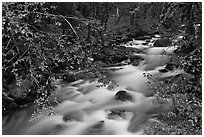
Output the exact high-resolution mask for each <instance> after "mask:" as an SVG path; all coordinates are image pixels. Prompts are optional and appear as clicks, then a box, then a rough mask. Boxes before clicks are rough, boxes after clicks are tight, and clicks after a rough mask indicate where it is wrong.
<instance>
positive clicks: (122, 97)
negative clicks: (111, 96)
mask: <svg viewBox="0 0 204 137" xmlns="http://www.w3.org/2000/svg"><path fill="white" fill-rule="evenodd" d="M115 99H116V100H120V101H123V102H124V101H131V100H132V97H131V96H130V95H129V94H128V93H127V92H126V91H123V90H121V91H118V92H117V93H116V94H115Z"/></svg>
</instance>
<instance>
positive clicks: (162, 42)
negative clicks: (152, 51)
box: [154, 38, 172, 47]
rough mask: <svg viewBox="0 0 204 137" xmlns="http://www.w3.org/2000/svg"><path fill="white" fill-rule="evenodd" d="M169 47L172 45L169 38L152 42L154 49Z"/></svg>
mask: <svg viewBox="0 0 204 137" xmlns="http://www.w3.org/2000/svg"><path fill="white" fill-rule="evenodd" d="M171 45H172V42H171V40H170V39H169V38H161V39H158V40H156V41H155V42H154V47H168V46H171Z"/></svg>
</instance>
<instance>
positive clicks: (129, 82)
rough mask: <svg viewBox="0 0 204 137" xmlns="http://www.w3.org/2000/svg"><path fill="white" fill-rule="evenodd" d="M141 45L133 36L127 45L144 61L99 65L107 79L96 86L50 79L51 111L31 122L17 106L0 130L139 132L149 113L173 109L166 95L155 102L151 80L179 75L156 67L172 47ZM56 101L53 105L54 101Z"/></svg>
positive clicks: (27, 111)
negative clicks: (116, 113) (52, 92)
mask: <svg viewBox="0 0 204 137" xmlns="http://www.w3.org/2000/svg"><path fill="white" fill-rule="evenodd" d="M142 43H143V42H142V41H136V40H133V42H132V43H131V44H132V45H131V47H133V48H139V49H140V50H142V51H143V52H142V53H141V52H140V53H135V55H136V56H140V57H142V58H143V59H144V60H143V61H141V62H140V63H139V65H138V66H133V65H124V66H117V67H110V68H105V69H104V70H106V71H107V73H108V78H109V79H110V80H111V82H110V83H109V84H107V85H106V86H104V87H98V85H100V84H101V83H100V82H98V80H97V79H96V80H95V81H92V82H91V81H88V80H86V81H85V80H78V81H75V82H72V83H66V84H62V83H61V82H62V81H61V80H59V81H56V85H57V86H56V87H57V88H56V94H55V95H54V96H51V97H50V98H49V102H50V104H54V105H53V109H52V111H53V112H54V114H53V115H51V116H48V115H47V113H46V111H43V112H41V113H40V114H36V115H35V118H34V121H32V122H31V121H30V118H31V116H32V113H33V110H34V106H33V105H31V106H28V107H25V108H22V109H21V110H18V111H16V112H13V113H12V115H7V116H4V117H3V122H2V123H3V124H2V127H3V130H2V131H3V134H24V135H25V134H26V135H33V134H36V135H48V134H50V135H64V134H68V135H86V134H96V135H101V134H102V135H103V134H104V135H132V134H144V129H143V125H144V124H146V123H148V122H151V121H156V120H155V119H153V118H154V117H155V116H157V115H158V114H160V113H166V112H168V111H170V110H172V108H173V107H174V106H173V102H172V100H171V99H164V100H162V101H161V100H157V98H156V96H155V91H154V90H152V88H151V87H152V86H154V84H155V81H159V80H163V79H166V78H170V77H173V76H176V75H178V74H182V73H184V71H183V70H180V69H176V70H173V71H169V72H166V73H162V72H161V71H160V70H161V69H164V68H165V65H166V64H167V63H169V62H170V61H171V55H172V54H173V51H174V50H175V47H151V44H150V45H142ZM138 45H139V46H138ZM126 46H129V45H128V44H127V45H126ZM165 51H166V52H165ZM164 52H165V54H164ZM119 68H120V69H119ZM113 70H115V71H113ZM147 74H148V75H149V74H150V75H151V79H149V78H148V77H147V76H146V77H145V75H147ZM147 83H149V84H147ZM56 99H57V100H58V101H59V104H56V103H54V100H56ZM113 111H123V112H122V113H123V115H124V116H123V117H122V118H118V117H120V116H115V118H113V119H111V118H110V117H109V116H110V113H112V112H113Z"/></svg>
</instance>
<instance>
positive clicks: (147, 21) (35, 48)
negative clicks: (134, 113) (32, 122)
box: [2, 2, 202, 135]
mask: <svg viewBox="0 0 204 137" xmlns="http://www.w3.org/2000/svg"><path fill="white" fill-rule="evenodd" d="M151 42H152V43H151ZM151 44H152V45H151ZM154 47H159V48H158V49H160V48H162V55H161V56H163V55H164V56H165V57H166V56H167V55H169V53H170V52H171V54H170V56H171V58H170V59H169V58H168V61H167V62H165V63H164V64H162V65H157V66H160V67H161V66H164V68H163V69H159V74H160V73H161V75H162V76H163V77H168V78H167V79H164V80H163V79H162V78H161V77H162V76H158V77H159V78H161V79H162V80H158V81H156V82H154V83H156V84H154V86H152V87H151V88H152V91H154V93H156V95H155V96H156V97H157V98H159V99H160V100H162V98H170V99H171V100H173V105H172V107H173V109H171V110H169V111H168V112H166V109H167V108H164V110H162V111H164V112H165V113H163V112H161V113H160V111H161V110H160V109H159V110H158V111H157V110H154V109H153V110H151V111H149V110H147V111H148V112H146V110H144V111H145V112H146V113H145V116H146V117H144V115H143V116H142V117H141V119H144V121H145V120H146V119H148V118H149V117H148V116H149V113H151V112H152V111H157V112H158V113H159V114H157V116H156V117H157V118H156V120H154V122H146V121H145V122H146V123H145V122H144V121H142V124H141V122H138V121H137V124H138V125H142V126H143V128H142V129H144V134H148V135H201V134H202V3H201V2H3V3H2V115H3V122H2V123H3V124H2V128H3V130H2V132H3V134H126V133H127V134H129V133H131V134H132V133H138V130H139V129H136V128H135V125H134V124H132V125H131V127H130V126H129V127H128V130H127V132H126V130H125V131H124V133H123V132H122V130H124V129H126V127H123V126H122V125H125V124H121V123H120V124H121V127H120V128H121V133H120V132H119V131H118V130H117V129H114V130H113V131H114V132H113V131H110V132H109V130H108V129H107V128H106V126H105V125H106V124H101V123H100V124H97V126H99V125H100V126H99V127H100V131H99V129H98V128H99V127H98V128H97V127H94V129H89V130H88V131H89V132H87V130H86V132H85V131H81V130H82V129H87V127H86V128H85V127H79V128H76V129H75V128H74V127H75V126H76V127H77V126H78V124H73V126H72V125H68V124H67V126H70V127H73V128H74V129H73V132H72V131H70V130H71V129H69V130H67V131H65V130H64V126H63V127H59V126H58V127H56V124H57V123H58V122H57V118H58V117H56V119H55V120H56V121H55V120H53V121H55V122H56V123H55V124H53V127H52V128H51V127H50V129H47V131H43V132H40V130H39V129H37V128H36V127H35V128H34V127H32V128H30V129H27V131H26V133H18V132H16V130H15V129H16V128H11V125H14V124H11V123H12V122H13V123H15V118H19V119H20V120H21V117H24V116H25V115H26V114H24V113H20V114H16V112H18V111H19V110H24V109H26V110H28V106H30V105H31V106H32V105H34V106H35V107H34V108H37V110H36V109H32V110H31V111H32V116H33V117H37V119H38V117H39V115H41V113H44V112H48V115H52V114H51V113H55V112H54V111H55V109H56V110H58V107H57V103H56V102H54V101H53V100H55V99H56V98H57V99H58V92H59V90H56V89H58V88H59V86H58V85H57V84H59V85H60V86H62V87H63V86H67V85H68V86H73V85H74V86H75V85H77V88H79V84H73V83H76V82H77V81H80V80H82V81H83V82H81V83H83V84H84V83H85V82H84V81H89V83H91V82H92V81H95V80H96V79H97V81H98V82H99V83H102V84H101V85H99V86H97V88H98V87H99V89H100V88H103V87H105V86H106V85H109V86H110V83H111V82H112V83H114V82H115V81H114V80H115V79H114V80H112V78H113V77H114V76H115V75H118V74H119V73H117V72H119V71H120V70H121V68H122V69H124V70H125V69H126V68H125V67H121V68H120V66H131V69H132V70H131V73H132V71H133V69H134V67H138V66H141V62H144V61H146V62H145V63H146V64H143V66H145V65H146V68H144V67H143V69H142V71H144V72H147V73H145V74H144V73H143V72H142V71H141V75H142V73H143V75H144V77H147V79H150V80H151V81H153V80H152V79H153V76H152V75H154V74H155V73H154V72H155V71H156V68H157V66H156V67H154V65H155V64H154V62H155V61H157V60H160V59H161V58H162V57H159V54H161V53H158V57H159V58H158V59H157V58H156V54H154V53H155V52H156V51H157V50H155V51H153V50H151V49H153V48H154ZM155 49H156V48H155ZM163 49H166V51H163ZM172 49H175V50H174V51H173V52H172V51H171V50H172ZM150 52H152V53H151V56H147V55H150ZM163 53H164V54H163ZM154 55H155V56H154ZM165 61H166V60H165ZM159 63H160V62H159ZM150 64H151V65H152V66H148V65H150ZM148 67H149V68H148ZM151 67H152V68H151ZM177 70H179V71H178V73H179V74H178V75H174V74H172V73H170V74H169V72H172V71H177ZM180 70H182V72H180ZM107 71H108V72H107ZM110 71H111V72H110ZM127 71H129V70H127ZM148 72H149V73H148ZM135 74H136V73H135ZM139 74H140V73H139V72H138V73H137V75H139ZM168 74H169V75H171V78H169V77H170V76H169V75H168ZM121 75H126V76H121V79H120V80H118V79H119V78H120V77H117V76H115V77H116V81H117V80H118V83H117V82H116V85H118V86H119V87H120V84H121V83H120V82H121V81H122V84H123V83H125V78H127V79H129V77H131V75H129V73H124V74H121ZM172 75H173V76H172ZM138 77H139V76H138ZM141 79H143V78H141ZM139 80H140V79H139V78H138V81H139ZM127 81H128V80H127ZM138 81H134V82H135V83H137V82H138ZM56 83H57V84H56ZM127 83H128V82H127ZM122 84H121V85H122ZM145 84H148V82H147V83H145ZM132 85H134V84H132ZM150 85H151V84H150ZM135 86H136V85H135ZM138 86H140V85H138ZM83 88H84V87H83ZM85 88H86V90H84V92H85V91H86V92H88V93H89V92H91V91H92V87H91V86H86V87H85ZM89 89H90V91H88V90H89ZM126 89H127V90H131V88H126ZM141 89H142V88H141ZM66 90H67V91H66V92H68V91H69V93H67V94H66V95H64V97H65V96H67V97H68V96H70V94H71V93H72V92H73V91H74V89H73V87H72V88H69V89H68V88H66ZM94 91H95V89H94ZM60 92H62V90H60ZM76 93H77V94H78V91H77V92H76ZM91 93H92V92H91ZM117 93H118V94H119V93H121V95H118V94H117ZM117 93H116V94H115V95H114V96H115V97H116V98H117V97H118V98H120V99H121V98H122V100H123V101H124V100H128V99H130V100H131V99H132V98H133V96H132V97H130V96H128V95H126V92H117ZM131 93H132V92H131ZM134 93H135V92H134ZM68 94H69V95H68ZM80 94H81V93H80ZM83 94H84V93H83ZM85 94H86V93H85ZM123 94H124V95H123ZM143 94H144V95H145V97H144V98H145V99H146V98H148V99H150V97H149V96H150V93H149V92H148V93H146V92H144V93H143ZM143 94H142V95H143ZM98 95H99V94H98ZM101 95H103V94H101ZM105 95H107V98H108V97H109V96H108V95H109V93H107V94H106V90H105V91H104V100H106V99H107V98H105ZM117 95H118V96H117ZM131 95H132V94H131ZM134 95H135V94H134ZM84 96H86V95H84ZM110 96H111V97H112V92H111V94H110ZM138 96H139V95H138ZM95 97H96V98H97V95H96V96H94V97H93V100H94V98H95ZM53 98H54V99H53ZM59 98H60V99H61V98H63V95H62V96H60V97H59ZM65 98H66V97H65ZM83 99H84V98H83ZM102 99H103V97H101V99H100V98H99V101H98V98H97V99H96V100H97V101H98V102H100V100H102ZM51 100H52V101H51ZM70 100H71V101H73V100H74V99H70ZM93 100H92V101H93ZM77 101H78V100H77ZM77 101H76V102H75V100H74V101H73V103H76V104H77V103H78V102H77ZM80 101H81V100H80ZM97 101H96V102H97ZM123 101H122V102H123ZM63 102H66V101H64V100H63V99H62V101H61V102H60V103H62V104H63ZM93 102H94V101H93ZM104 102H105V101H104ZM104 102H102V103H104ZM133 102H134V101H133ZM158 102H159V101H158ZM89 103H90V102H89ZM100 103H101V102H100ZM142 103H144V102H142ZM159 103H160V104H165V103H162V102H159ZM93 104H94V103H93ZM96 104H97V103H96ZM69 105H70V104H69ZM122 105H123V103H122ZM124 105H127V104H126V102H124ZM77 106H78V107H79V108H80V103H78V105H76V106H75V107H77ZM89 107H90V106H89V105H88V108H85V109H84V110H83V111H82V110H77V112H76V110H73V111H72V112H69V113H70V114H69V116H70V115H71V114H73V115H76V116H73V117H74V118H73V119H75V118H76V119H77V120H76V121H80V120H81V117H83V118H84V119H85V120H84V121H85V122H84V121H83V120H82V121H83V122H84V123H89V124H90V125H91V124H93V121H94V120H93V121H91V122H90V121H88V122H87V121H86V120H87V119H86V116H89V115H90V117H91V116H93V117H94V118H96V117H97V116H98V115H102V113H100V114H98V112H97V114H96V115H97V116H95V111H94V110H92V109H93V108H89ZM97 107H98V106H97ZM111 107H112V106H111ZM117 107H118V108H119V107H121V106H120V105H119V106H114V107H112V109H111V110H108V111H111V115H112V117H117V118H118V117H125V115H126V111H125V110H126V109H127V108H128V107H123V108H124V109H122V110H115V111H114V109H117ZM30 108H31V107H29V111H30ZM147 108H149V107H147ZM106 109H107V108H106ZM60 110H61V109H60ZM100 110H101V109H100ZM138 110H139V111H140V110H141V108H140V109H138ZM70 111H71V110H70ZM92 111H93V112H92ZM141 111H143V109H142V110H141ZM22 112H23V111H22ZM60 112H61V111H60ZM91 112H92V113H91ZM105 112H106V111H105ZM67 113H68V112H66V114H67ZM140 113H142V112H140ZM140 113H139V114H140ZM152 113H153V112H152ZM152 113H151V114H152ZM15 114H16V115H15ZM38 114H39V115H38ZM62 114H63V115H64V116H65V115H66V114H65V112H64V110H63V112H62ZM139 114H138V115H139ZM12 115H13V117H14V118H13V117H12ZM53 115H55V114H53ZM79 115H80V116H79ZM25 117H26V116H25ZM28 117H29V116H28ZM48 117H49V118H45V119H48V120H50V121H52V118H50V117H53V116H48ZM126 117H128V116H126ZM66 118H67V115H66ZM94 118H93V119H94ZM97 118H98V117H97ZM139 118H140V117H139ZM39 119H41V117H40V118H39ZM45 119H44V120H45ZM63 119H64V117H63ZM67 119H70V118H67ZM67 119H66V122H67ZM71 119H72V118H71ZM79 119H80V120H79ZM20 120H19V121H20ZM41 120H42V119H41ZM19 121H18V122H19ZM104 121H105V120H104ZM104 121H103V122H102V123H106V121H105V122H104ZM83 122H82V123H83ZM107 122H110V120H109V119H108V120H107ZM111 122H112V121H111ZM68 123H69V122H68ZM143 123H145V124H143ZM37 124H38V123H36V125H37ZM47 124H48V123H47ZM47 124H44V126H47ZM58 125H59V124H58ZM102 125H103V126H102ZM116 125H117V124H116ZM19 126H20V127H22V128H23V126H21V124H16V127H19ZM41 126H43V124H42V123H41ZM95 126H96V125H95ZM48 127H49V126H48ZM102 127H103V130H101V128H102ZM133 127H134V128H133ZM66 128H67V127H66ZM92 128H93V126H92ZM95 128H97V129H95ZM9 129H11V130H9ZM62 129H63V132H62V131H61V130H62ZM78 129H80V131H78ZM48 130H49V131H50V130H52V132H49V131H48ZM74 130H76V133H75V132H74ZM90 132H94V133H90Z"/></svg>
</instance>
